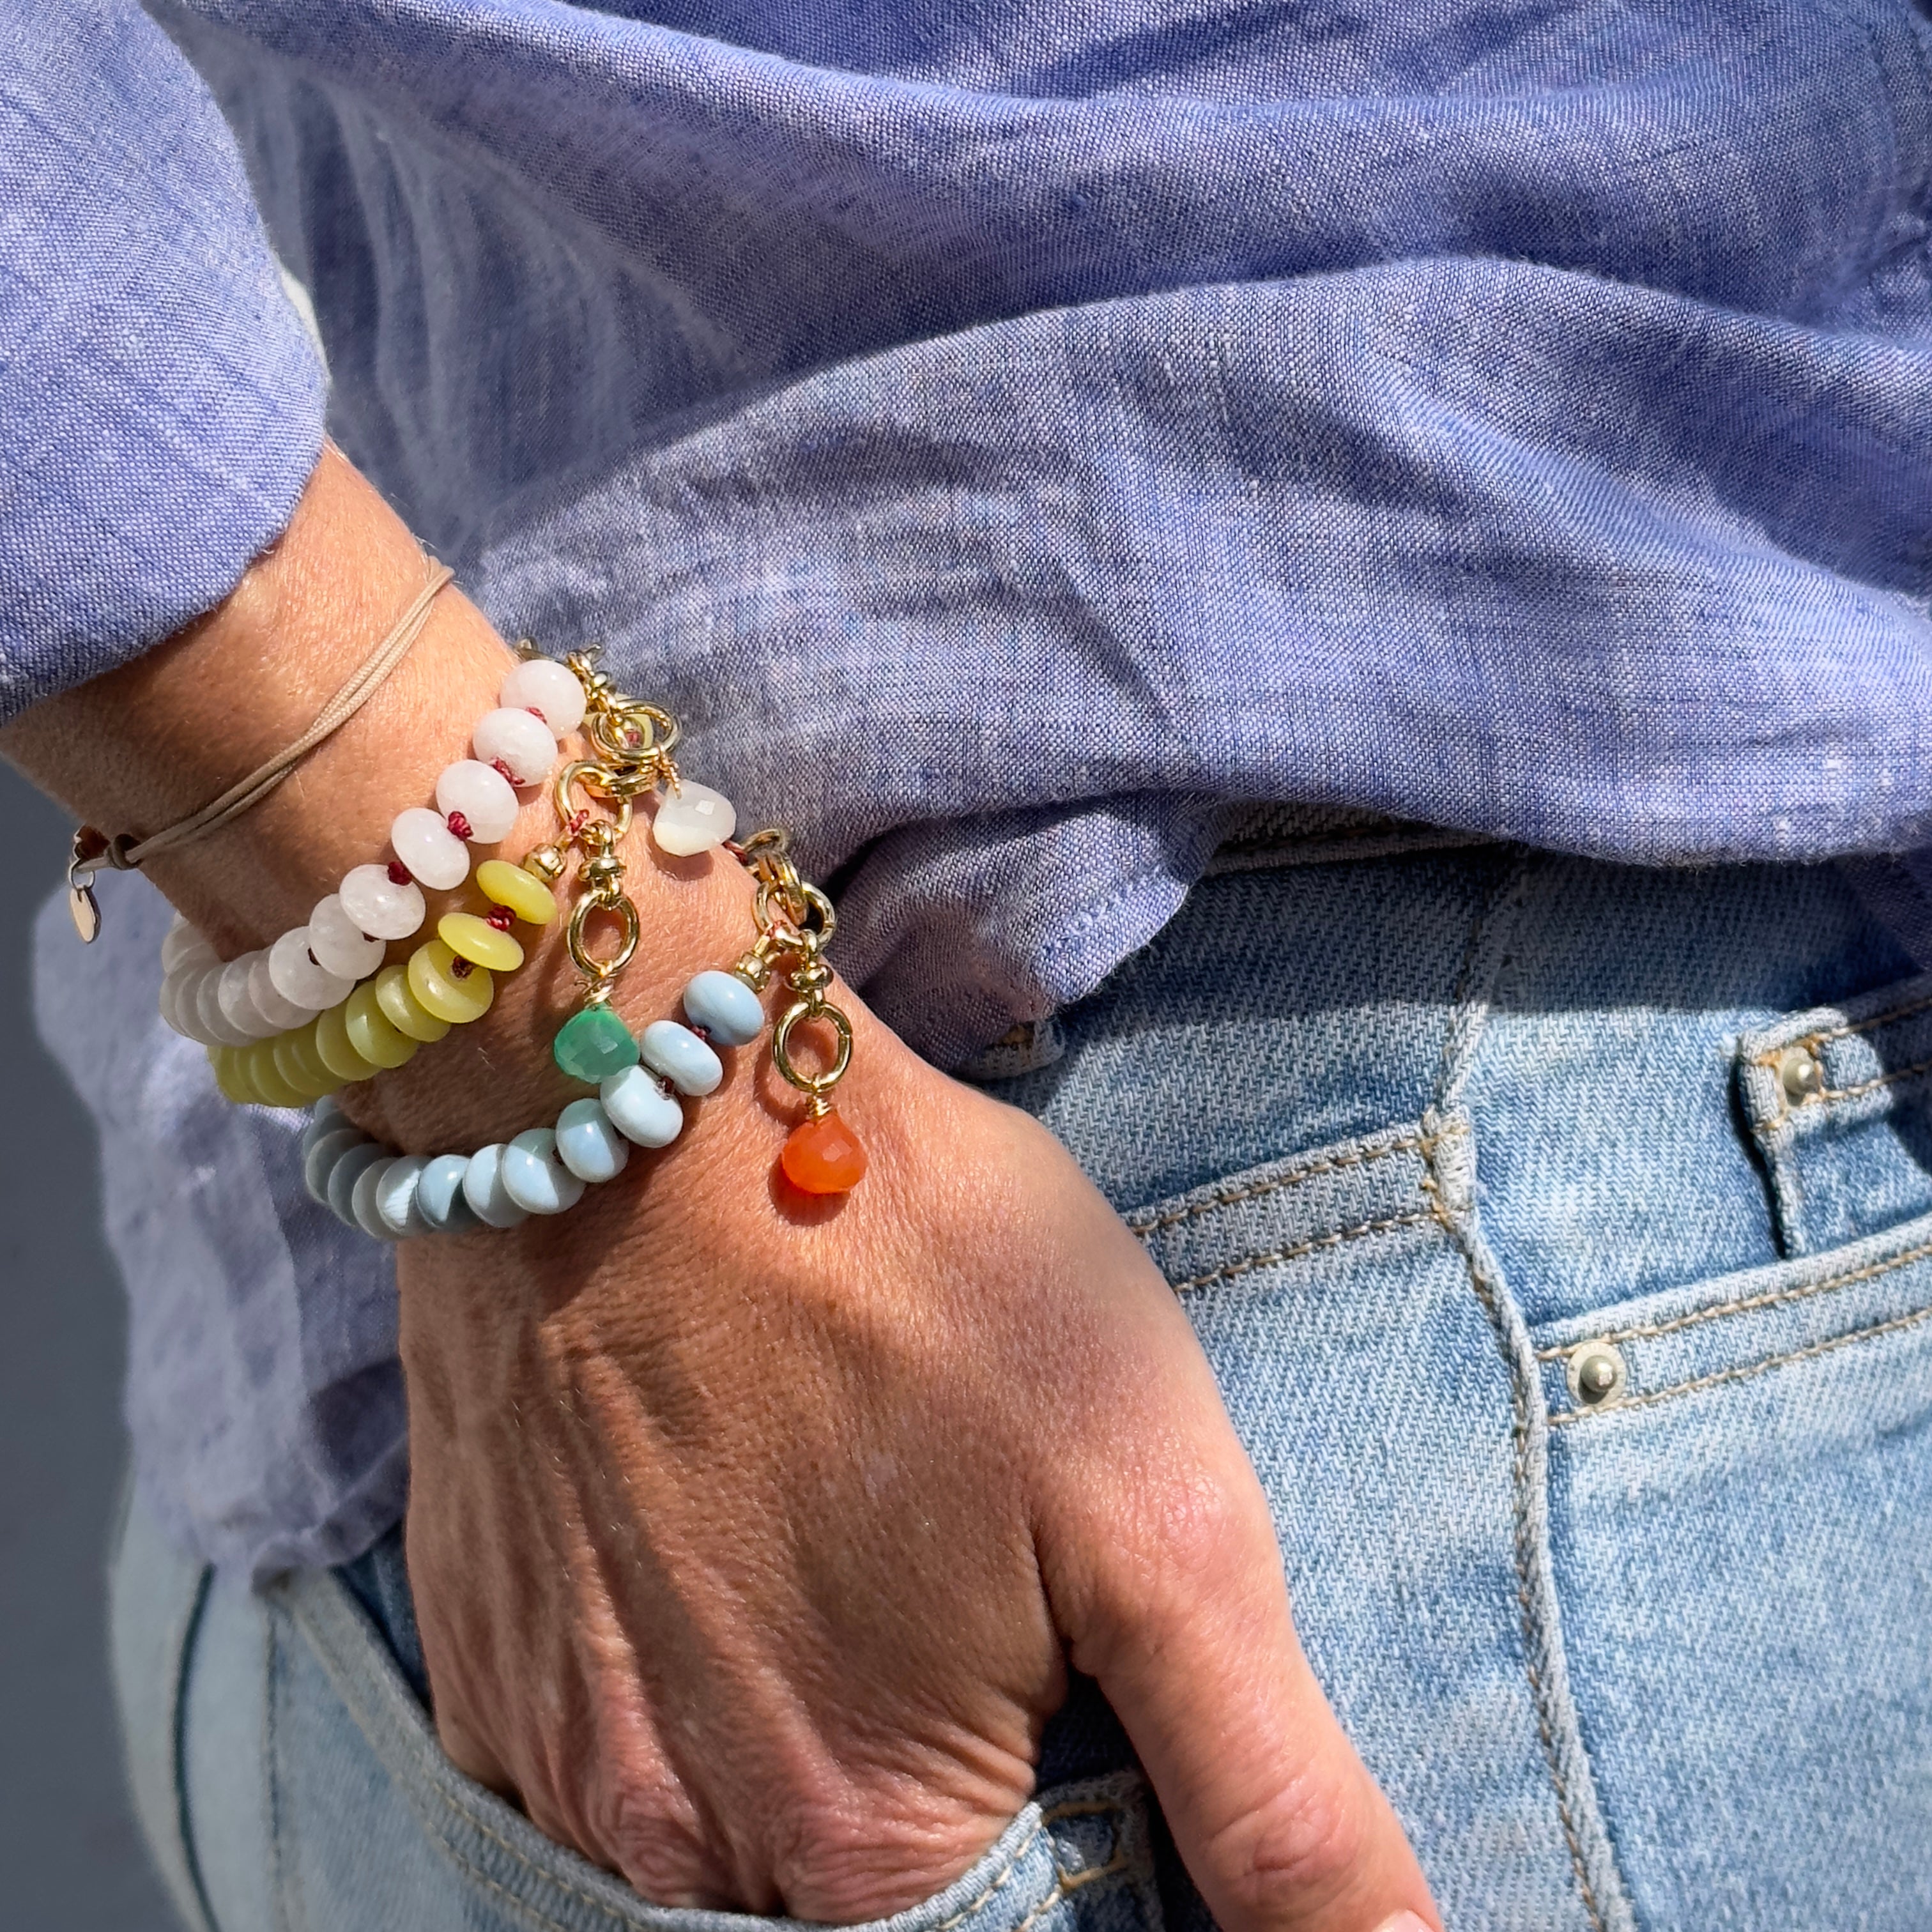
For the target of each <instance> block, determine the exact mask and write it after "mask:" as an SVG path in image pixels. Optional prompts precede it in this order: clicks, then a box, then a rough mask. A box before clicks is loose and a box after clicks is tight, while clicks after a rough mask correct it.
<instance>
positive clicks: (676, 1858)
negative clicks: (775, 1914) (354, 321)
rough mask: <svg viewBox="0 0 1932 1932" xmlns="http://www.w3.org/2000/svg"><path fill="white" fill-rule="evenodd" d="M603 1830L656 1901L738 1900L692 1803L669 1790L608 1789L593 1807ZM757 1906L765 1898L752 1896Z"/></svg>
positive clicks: (621, 1864)
mask: <svg viewBox="0 0 1932 1932" xmlns="http://www.w3.org/2000/svg"><path fill="white" fill-rule="evenodd" d="M593 1809H594V1811H595V1815H596V1817H597V1820H598V1830H597V1835H598V1838H599V1839H600V1841H601V1843H603V1844H604V1846H607V1847H608V1849H609V1855H610V1858H612V1859H613V1860H614V1861H615V1863H616V1866H617V1868H618V1870H619V1871H621V1872H622V1873H623V1875H624V1877H625V1880H626V1882H628V1884H629V1885H630V1886H631V1889H632V1890H633V1891H635V1892H637V1894H638V1895H639V1896H640V1897H642V1898H644V1899H646V1900H648V1901H649V1903H651V1904H652V1905H658V1906H667V1907H671V1908H679V1907H690V1906H711V1905H718V1904H721V1903H731V1902H734V1901H733V1899H732V1893H733V1886H732V1885H731V1884H730V1880H729V1879H728V1878H727V1876H726V1875H725V1874H724V1873H721V1871H720V1870H718V1864H717V1861H716V1860H715V1858H712V1856H711V1855H710V1854H709V1851H708V1849H707V1848H706V1844H705V1843H704V1841H703V1836H702V1835H701V1833H700V1831H699V1829H698V1826H697V1820H696V1819H695V1817H694V1816H693V1814H692V1813H691V1808H690V1807H689V1805H688V1804H686V1803H685V1802H683V1801H682V1798H681V1796H679V1794H676V1793H673V1792H670V1791H668V1790H622V1791H617V1792H607V1793H604V1794H603V1795H602V1796H601V1797H600V1799H598V1801H597V1802H595V1805H594V1807H593ZM746 1902H747V1903H748V1904H749V1905H750V1906H751V1909H754V1910H755V1909H759V1907H760V1905H761V1904H762V1903H763V1901H760V1900H750V1901H746Z"/></svg>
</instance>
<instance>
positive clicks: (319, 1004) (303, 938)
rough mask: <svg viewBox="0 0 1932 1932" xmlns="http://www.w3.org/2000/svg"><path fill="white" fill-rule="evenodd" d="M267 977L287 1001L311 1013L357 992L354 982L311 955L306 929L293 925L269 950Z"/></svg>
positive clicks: (320, 1010)
mask: <svg viewBox="0 0 1932 1932" xmlns="http://www.w3.org/2000/svg"><path fill="white" fill-rule="evenodd" d="M269 978H270V980H272V981H273V982H274V983H275V991H276V992H278V993H279V994H281V996H282V998H284V999H285V1000H287V1001H288V1002H289V1003H290V1004H291V1005H292V1006H297V1007H302V1009H303V1010H304V1011H305V1012H307V1013H320V1012H322V1011H323V1009H324V1008H325V1007H332V1006H335V1004H337V1003H338V1001H343V1000H346V999H347V998H348V997H349V995H350V994H351V993H352V992H354V991H355V983H354V982H353V980H345V979H344V978H343V977H341V974H336V973H332V972H331V971H329V968H327V967H326V966H324V965H321V964H320V963H319V962H317V961H316V960H314V959H311V957H310V956H309V950H308V927H307V926H291V927H290V929H289V930H288V931H287V932H285V933H284V934H283V935H282V936H281V938H279V939H278V940H277V941H275V944H274V945H272V947H269Z"/></svg>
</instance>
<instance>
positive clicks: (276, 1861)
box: [262, 1611, 308, 1932]
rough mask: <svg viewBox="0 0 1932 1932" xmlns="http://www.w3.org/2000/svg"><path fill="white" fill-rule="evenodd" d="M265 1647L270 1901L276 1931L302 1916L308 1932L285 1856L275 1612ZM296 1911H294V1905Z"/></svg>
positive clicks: (288, 1929)
mask: <svg viewBox="0 0 1932 1932" xmlns="http://www.w3.org/2000/svg"><path fill="white" fill-rule="evenodd" d="M263 1625H264V1631H263V1644H262V1763H263V1772H264V1773H265V1780H264V1781H265V1782H266V1784H267V1786H268V1802H269V1904H270V1906H271V1908H272V1910H273V1911H274V1913H275V1932H296V1928H295V1923H294V1921H295V1919H296V1918H297V1917H299V1918H300V1919H301V1920H302V1926H303V1927H304V1932H306V1927H307V1925H308V1913H307V1912H306V1911H304V1910H302V1909H301V1900H300V1897H299V1894H293V1892H292V1888H291V1886H290V1882H289V1871H290V1861H289V1860H288V1859H287V1858H285V1857H284V1845H283V1830H284V1810H283V1805H282V1754H281V1703H282V1690H281V1659H282V1649H281V1646H282V1629H281V1619H279V1618H278V1616H276V1615H275V1613H274V1612H273V1611H270V1612H269V1615H268V1616H266V1618H264V1619H263ZM292 1903H293V1906H295V1908H296V1909H295V1910H294V1911H293V1912H291V1909H290V1907H291V1904H292Z"/></svg>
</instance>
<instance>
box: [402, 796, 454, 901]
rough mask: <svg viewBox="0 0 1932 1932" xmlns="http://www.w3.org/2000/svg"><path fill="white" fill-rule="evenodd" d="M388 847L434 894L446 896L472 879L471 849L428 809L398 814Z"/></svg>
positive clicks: (417, 807) (414, 809) (413, 808)
mask: <svg viewBox="0 0 1932 1932" xmlns="http://www.w3.org/2000/svg"><path fill="white" fill-rule="evenodd" d="M389 844H390V846H391V847H392V849H393V850H394V851H395V855H396V856H397V857H398V859H401V861H402V862H403V863H404V865H407V866H408V868H410V871H412V872H413V873H414V874H416V877H417V878H418V879H419V880H420V881H421V882H422V883H423V884H424V885H426V886H428V887H429V888H430V889H431V891H432V892H448V891H449V890H450V889H452V887H454V886H460V885H461V884H462V883H463V880H465V879H466V878H468V877H469V847H468V846H467V845H466V844H463V841H462V840H461V839H460V838H458V837H457V835H456V834H455V832H452V831H451V830H450V829H449V826H446V824H444V823H443V820H442V818H441V817H440V816H439V814H437V813H435V812H434V811H431V810H430V808H429V807H428V805H411V806H410V808H409V810H408V811H399V812H398V813H397V814H396V818H395V823H394V824H392V826H390V827H389Z"/></svg>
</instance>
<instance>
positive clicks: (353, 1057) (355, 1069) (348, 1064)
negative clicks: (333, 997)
mask: <svg viewBox="0 0 1932 1932" xmlns="http://www.w3.org/2000/svg"><path fill="white" fill-rule="evenodd" d="M348 1007H349V1002H348V1001H347V1000H344V1001H343V1003H342V1004H341V1006H339V1007H330V1008H329V1010H328V1012H327V1013H324V1014H323V1016H321V1018H320V1019H318V1020H317V1022H316V1023H315V1050H316V1052H317V1055H319V1056H320V1058H321V1061H322V1064H323V1066H325V1067H327V1068H328V1069H329V1072H330V1073H335V1074H339V1075H340V1076H341V1078H342V1079H344V1080H366V1079H368V1077H369V1076H370V1075H371V1074H372V1073H374V1072H375V1068H374V1067H372V1066H371V1064H369V1062H368V1061H366V1060H365V1059H364V1058H362V1055H360V1054H359V1053H358V1052H356V1049H355V1048H354V1047H353V1046H350V1043H349V1029H348V1026H347V1019H348Z"/></svg>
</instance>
